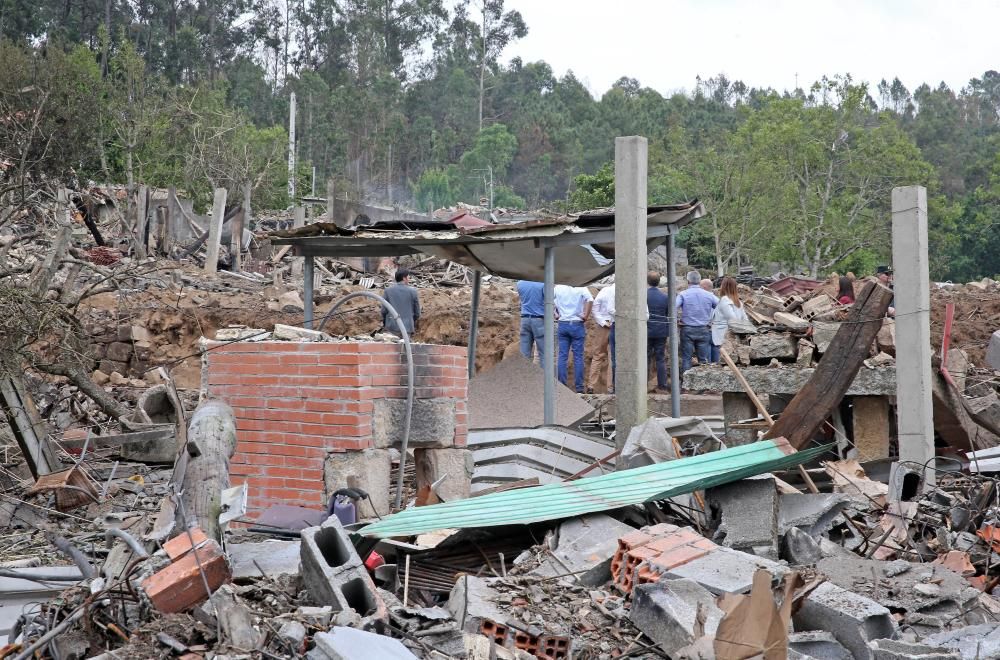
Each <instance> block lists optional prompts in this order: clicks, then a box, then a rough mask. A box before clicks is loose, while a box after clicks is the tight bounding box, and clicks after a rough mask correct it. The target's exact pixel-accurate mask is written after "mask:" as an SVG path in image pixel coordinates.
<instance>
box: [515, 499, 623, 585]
mask: <svg viewBox="0 0 1000 660" xmlns="http://www.w3.org/2000/svg"><path fill="white" fill-rule="evenodd" d="M634 531H635V528H634V527H632V526H631V525H626V524H625V523H623V522H619V521H617V520H615V519H614V518H612V517H611V516H606V515H604V514H603V513H595V514H592V515H589V516H583V517H581V518H573V519H571V520H567V521H566V522H564V523H562V524H561V525H559V543H558V545H557V546H556V549H555V550H553V551H552V554H554V555H555V556H556V558H555V559H553V558H552V557H548V558H546V559H545V560H544V561H543V562H542V563H541V565H539V567H538V568H536V569H535V570H533V571H532V573H533V574H535V575H543V576H550V577H551V576H555V575H565V574H566V573H576V574H577V575H576V577H577V578H578V579H579V581H580V583H581V584H583V585H585V586H588V587H596V586H598V585H601V584H604V583H605V582H607V581H608V580H610V579H611V558H612V557H613V556H614V554H615V551H616V550H617V549H618V538H619V537H621V536H624V535H625V534H628V533H629V532H634ZM581 571H582V572H581ZM568 579H570V580H572V579H573V578H568Z"/></svg>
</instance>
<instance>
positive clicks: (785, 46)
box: [505, 0, 1000, 97]
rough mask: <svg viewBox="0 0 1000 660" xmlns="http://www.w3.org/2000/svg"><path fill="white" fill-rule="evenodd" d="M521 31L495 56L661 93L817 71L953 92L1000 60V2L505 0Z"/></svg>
mask: <svg viewBox="0 0 1000 660" xmlns="http://www.w3.org/2000/svg"><path fill="white" fill-rule="evenodd" d="M507 7H508V8H511V9H517V10H518V11H520V12H521V15H522V16H524V19H525V22H526V23H527V24H528V30H529V33H528V36H527V37H526V38H525V39H522V40H521V41H519V42H517V43H516V44H514V45H513V46H511V47H509V48H508V49H507V52H506V53H505V55H506V56H507V57H508V58H509V57H514V56H519V57H521V58H522V59H524V60H525V61H534V60H545V61H546V62H548V63H549V64H550V65H551V66H552V68H553V69H554V71H555V73H556V75H557V76H562V75H563V74H564V73H566V71H568V70H572V71H573V72H574V73H575V74H576V76H577V78H579V79H580V80H581V81H582V82H583V83H584V84H585V85H587V87H588V88H589V89H590V91H591V93H593V94H594V95H595V96H597V97H600V95H601V94H603V93H604V92H605V91H606V90H607V89H608V88H609V87H610V86H611V84H612V83H614V81H615V80H617V79H618V78H620V77H622V76H630V77H632V78H637V79H638V80H639V82H640V83H642V84H643V85H644V86H647V87H652V88H654V89H656V90H657V91H659V92H660V93H662V94H668V93H670V92H673V91H676V90H681V89H685V90H692V89H693V88H694V86H695V76H697V75H701V77H702V78H708V77H711V76H714V75H716V74H718V73H720V72H722V73H725V74H726V76H728V77H729V78H730V79H731V80H742V81H743V82H745V83H746V84H747V85H748V86H750V87H774V88H775V89H778V90H779V91H781V90H784V89H792V88H793V87H794V86H795V80H796V78H795V76H796V74H798V81H799V85H800V86H802V87H803V88H807V87H808V85H810V84H811V83H812V82H813V81H815V80H817V79H819V78H820V77H821V76H822V75H823V74H827V75H833V74H836V73H851V74H852V75H853V76H854V78H855V80H867V81H869V82H870V83H871V84H872V95H873V96H875V90H874V87H875V85H877V84H878V82H879V80H881V79H882V78H885V79H887V80H892V78H893V77H894V76H899V78H900V80H902V81H903V83H904V84H905V85H906V86H907V88H909V89H910V91H911V92H912V91H913V90H914V89H915V88H916V87H918V86H919V85H920V84H921V83H923V82H928V83H930V84H931V85H932V86H935V85H937V83H939V82H941V81H942V80H943V81H944V82H945V83H947V84H948V85H949V86H950V87H952V88H953V89H955V90H956V91H957V90H958V89H960V88H961V87H963V86H965V84H966V83H967V82H968V80H969V79H970V78H973V77H976V78H978V77H981V76H982V74H983V72H984V71H986V70H989V69H1000V46H998V44H997V39H996V31H997V26H998V25H1000V0H951V1H950V2H946V1H944V0H937V1H935V0H867V1H863V0H837V1H832V0H610V1H609V0H507Z"/></svg>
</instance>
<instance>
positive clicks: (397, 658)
mask: <svg viewBox="0 0 1000 660" xmlns="http://www.w3.org/2000/svg"><path fill="white" fill-rule="evenodd" d="M313 642H314V643H315V644H316V650H317V651H319V652H321V653H322V654H323V655H322V656H321V657H323V658H328V659H329V660H372V658H379V659H380V660H416V658H417V656H415V655H413V654H412V653H410V651H409V649H407V648H406V647H405V646H403V643H402V642H400V641H399V640H398V639H393V638H391V637H387V636H385V635H376V634H375V633H370V632H366V631H364V630H358V629H356V628H346V627H343V626H335V627H333V628H332V629H331V630H330V632H321V633H316V634H315V635H313Z"/></svg>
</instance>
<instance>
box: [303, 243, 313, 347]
mask: <svg viewBox="0 0 1000 660" xmlns="http://www.w3.org/2000/svg"><path fill="white" fill-rule="evenodd" d="M303 259H304V260H305V261H304V263H303V264H302V299H303V300H302V302H303V307H304V312H305V315H304V321H305V322H304V323H303V324H302V325H303V326H304V327H305V328H306V330H312V327H313V287H314V286H315V285H316V277H315V276H314V275H313V272H314V271H313V267H314V266H313V258H312V257H309V256H307V257H303Z"/></svg>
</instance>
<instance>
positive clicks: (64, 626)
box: [14, 605, 87, 660]
mask: <svg viewBox="0 0 1000 660" xmlns="http://www.w3.org/2000/svg"><path fill="white" fill-rule="evenodd" d="M86 612H87V607H86V606H85V605H81V606H80V607H78V608H77V609H76V610H75V611H74V612H73V613H72V614H70V615H69V616H68V617H66V618H65V619H64V620H63V622H62V623H60V624H59V625H58V626H56V627H55V628H53V629H52V630H50V631H48V632H47V633H45V634H44V635H42V636H41V637H39V638H38V639H37V640H35V642H34V643H33V644H32V645H31V646H29V647H28V648H26V649H24V650H23V651H21V652H20V653H19V654H18V655H17V656H16V657H15V658H14V660H28V658H30V657H31V656H32V655H34V653H35V651H37V650H38V649H40V648H42V647H43V646H45V645H46V644H48V643H49V642H50V641H52V640H53V639H55V638H56V637H58V636H59V635H60V634H62V633H63V632H64V631H66V630H68V629H69V627H70V626H72V625H73V624H74V623H76V621H77V620H78V619H81V618H83V615H84V614H86Z"/></svg>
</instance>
